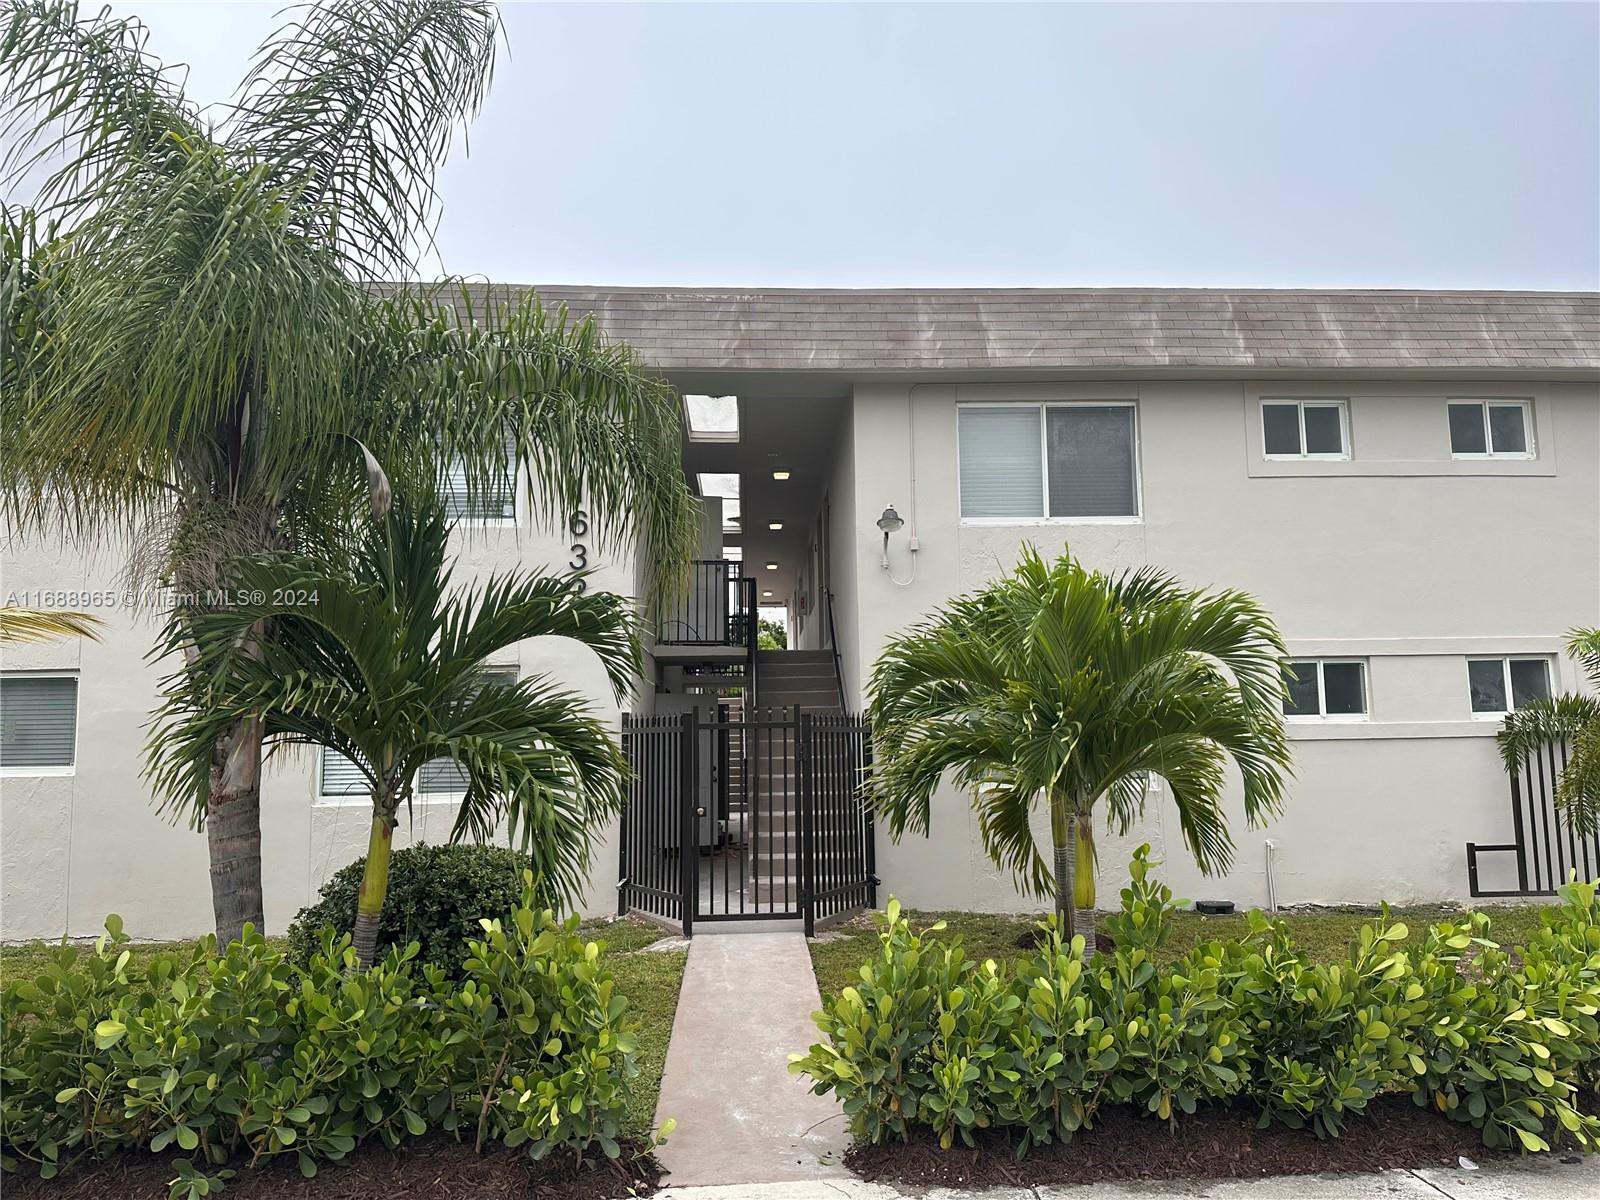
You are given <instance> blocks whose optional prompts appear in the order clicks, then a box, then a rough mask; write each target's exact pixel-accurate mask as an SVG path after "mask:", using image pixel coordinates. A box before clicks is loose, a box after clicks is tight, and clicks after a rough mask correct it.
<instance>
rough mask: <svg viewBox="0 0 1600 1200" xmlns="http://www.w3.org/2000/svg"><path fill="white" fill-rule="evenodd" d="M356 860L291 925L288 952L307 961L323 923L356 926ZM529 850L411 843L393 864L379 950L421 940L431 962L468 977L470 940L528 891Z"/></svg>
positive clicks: (361, 864)
mask: <svg viewBox="0 0 1600 1200" xmlns="http://www.w3.org/2000/svg"><path fill="white" fill-rule="evenodd" d="M366 865H367V860H366V859H365V858H364V857H363V858H359V859H357V860H356V861H355V862H353V863H351V864H350V865H349V866H347V867H344V868H342V869H341V870H339V871H336V872H335V873H334V874H333V876H332V877H330V878H329V880H328V882H327V883H325V884H323V886H322V890H321V891H320V892H319V893H318V894H317V897H318V898H317V901H316V903H315V904H310V905H307V906H306V907H305V908H302V909H301V910H300V912H299V913H298V914H297V915H296V916H295V919H294V923H293V924H292V925H290V926H289V935H288V936H289V956H290V958H291V959H292V960H293V961H294V962H295V963H297V964H299V965H301V966H305V965H306V964H307V963H309V962H310V961H311V956H312V955H313V954H315V953H316V951H317V948H318V946H319V945H320V937H321V933H322V930H323V929H325V928H327V929H332V930H333V931H334V932H335V933H336V934H341V933H349V932H350V930H351V928H352V927H353V926H354V924H355V919H356V900H357V899H358V897H359V896H360V893H361V873H362V872H363V871H364V870H365V869H366ZM527 869H528V857H527V855H525V854H519V853H517V852H516V851H514V850H510V849H507V848H506V847H504V846H475V845H461V846H428V845H418V846H410V847H407V848H406V849H404V850H396V851H395V852H394V856H393V858H391V859H390V863H389V892H388V895H387V897H385V899H384V903H383V916H382V919H381V922H380V924H379V925H378V951H379V953H383V952H385V951H387V950H389V949H392V948H394V947H403V946H406V945H408V944H410V943H411V942H416V943H417V946H418V948H419V957H420V958H421V961H423V962H425V963H432V964H433V965H435V966H438V967H443V968H444V969H445V970H446V971H447V972H448V973H449V974H451V975H452V976H454V977H456V978H460V977H461V976H462V968H463V964H464V962H465V960H466V956H467V941H468V939H469V938H473V937H476V936H477V935H478V934H479V932H480V930H479V928H478V921H479V919H480V918H483V917H500V916H503V915H504V914H506V913H508V912H510V911H511V910H512V909H513V908H515V907H516V906H517V904H518V903H519V902H520V901H521V898H522V873H523V872H524V871H526V870H527Z"/></svg>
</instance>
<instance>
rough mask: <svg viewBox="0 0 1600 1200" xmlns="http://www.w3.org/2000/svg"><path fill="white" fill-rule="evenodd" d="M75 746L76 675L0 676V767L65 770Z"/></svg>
mask: <svg viewBox="0 0 1600 1200" xmlns="http://www.w3.org/2000/svg"><path fill="white" fill-rule="evenodd" d="M77 746H78V677H77V676H76V675H45V674H31V673H27V672H20V671H18V672H12V671H7V672H5V673H4V674H3V675H0V770H4V771H5V772H6V773H7V774H16V775H49V774H56V773H63V772H66V771H70V770H71V769H72V766H73V764H74V763H75V762H76V761H77Z"/></svg>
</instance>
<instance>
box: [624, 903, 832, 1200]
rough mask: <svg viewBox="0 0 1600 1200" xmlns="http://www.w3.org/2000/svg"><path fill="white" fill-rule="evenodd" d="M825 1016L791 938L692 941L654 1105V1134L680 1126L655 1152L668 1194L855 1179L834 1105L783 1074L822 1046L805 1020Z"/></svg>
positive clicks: (790, 934) (802, 946)
mask: <svg viewBox="0 0 1600 1200" xmlns="http://www.w3.org/2000/svg"><path fill="white" fill-rule="evenodd" d="M820 1007H822V1000H821V998H820V997H819V995H818V994H817V977H816V975H815V973H813V971H812V969H811V955H810V953H809V952H808V951H807V950H806V940H805V937H804V936H803V935H802V934H801V933H800V931H799V930H798V929H795V930H788V931H784V932H781V933H739V932H730V933H723V932H720V931H719V932H711V931H702V932H700V933H697V934H696V936H695V938H694V940H693V941H691V942H690V944H689V963H688V966H687V967H686V968H685V970H684V975H683V989H682V991H681V992H679V994H678V1012H677V1016H676V1017H675V1018H674V1019H673V1022H672V1040H671V1042H670V1043H669V1044H668V1046H667V1064H666V1070H665V1072H664V1073H663V1075H662V1077H661V1099H660V1100H659V1101H657V1103H656V1121H657V1123H658V1124H659V1123H660V1122H661V1121H663V1120H665V1119H666V1118H667V1117H675V1118H677V1121H678V1128H677V1131H676V1132H674V1133H673V1135H672V1136H671V1137H670V1138H669V1139H668V1140H667V1144H666V1145H665V1146H663V1147H661V1149H660V1150H658V1151H657V1152H656V1153H657V1155H658V1157H659V1158H660V1159H661V1163H662V1165H663V1166H664V1167H665V1168H666V1169H667V1171H668V1172H669V1175H668V1178H667V1183H668V1184H670V1185H673V1186H674V1187H675V1188H676V1189H682V1188H683V1187H684V1186H685V1185H690V1184H727V1185H733V1186H732V1187H731V1188H721V1189H719V1191H720V1194H722V1195H725V1196H728V1197H743V1196H749V1195H753V1194H754V1188H753V1185H758V1184H765V1183H774V1182H780V1181H784V1180H805V1181H816V1180H824V1179H826V1180H830V1181H834V1180H837V1181H840V1182H846V1183H848V1182H849V1181H851V1180H853V1178H854V1177H853V1176H852V1175H851V1174H850V1173H849V1171H847V1170H845V1168H844V1164H843V1161H842V1160H843V1157H844V1151H845V1148H846V1147H847V1146H848V1145H849V1142H850V1137H849V1131H848V1130H847V1129H846V1128H845V1120H844V1114H843V1113H841V1112H840V1111H839V1106H838V1103H837V1102H836V1101H835V1100H834V1099H833V1097H831V1096H817V1095H813V1094H812V1093H811V1091H810V1090H809V1088H808V1087H807V1084H806V1081H805V1080H803V1079H801V1078H800V1077H799V1076H797V1075H791V1074H789V1055H790V1054H793V1053H796V1052H798V1051H801V1050H804V1049H805V1048H806V1047H807V1046H809V1045H810V1044H811V1043H812V1042H814V1041H816V1040H817V1028H816V1026H815V1025H813V1024H812V1023H811V1014H812V1013H813V1012H815V1011H816V1010H817V1009H818V1008H820ZM809 1186H813V1187H814V1186H818V1185H816V1184H814V1183H811V1184H809ZM674 1194H685V1193H683V1192H682V1191H681V1190H679V1191H675V1193H674ZM801 1194H804V1195H809V1194H812V1193H801ZM815 1194H816V1195H819V1196H821V1195H826V1196H828V1197H829V1198H830V1200H837V1197H838V1196H839V1195H840V1193H839V1192H838V1191H837V1190H833V1191H821V1192H816V1193H815Z"/></svg>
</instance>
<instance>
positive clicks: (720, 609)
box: [656, 559, 756, 646]
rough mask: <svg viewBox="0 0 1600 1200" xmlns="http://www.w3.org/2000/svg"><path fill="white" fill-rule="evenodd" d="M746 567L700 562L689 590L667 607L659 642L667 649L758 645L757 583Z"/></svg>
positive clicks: (693, 568)
mask: <svg viewBox="0 0 1600 1200" xmlns="http://www.w3.org/2000/svg"><path fill="white" fill-rule="evenodd" d="M743 569H744V564H743V563H739V562H734V561H732V560H727V559H697V560H695V561H694V562H693V563H691V564H690V572H689V581H688V587H687V589H686V590H685V591H683V592H682V593H680V594H679V595H678V597H677V598H676V599H675V600H672V601H669V602H668V603H667V604H666V605H664V606H663V608H662V611H661V619H660V622H659V623H658V626H657V630H656V642H657V643H658V644H659V645H663V646H754V645H755V631H756V581H755V580H754V579H749V578H744V577H742V576H741V575H740V572H741V571H742V570H743Z"/></svg>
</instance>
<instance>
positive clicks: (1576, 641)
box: [1567, 629, 1600, 688]
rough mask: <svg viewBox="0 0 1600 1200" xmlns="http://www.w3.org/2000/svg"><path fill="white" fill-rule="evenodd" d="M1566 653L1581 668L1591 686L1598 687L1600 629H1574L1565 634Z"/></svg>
mask: <svg viewBox="0 0 1600 1200" xmlns="http://www.w3.org/2000/svg"><path fill="white" fill-rule="evenodd" d="M1567 653H1568V654H1570V655H1571V656H1572V657H1573V659H1574V660H1575V661H1576V662H1577V663H1578V665H1579V666H1581V667H1582V668H1583V673H1584V674H1585V675H1587V676H1588V677H1589V684H1590V686H1591V687H1595V688H1600V629H1574V630H1572V631H1571V632H1570V633H1568V634H1567Z"/></svg>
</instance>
